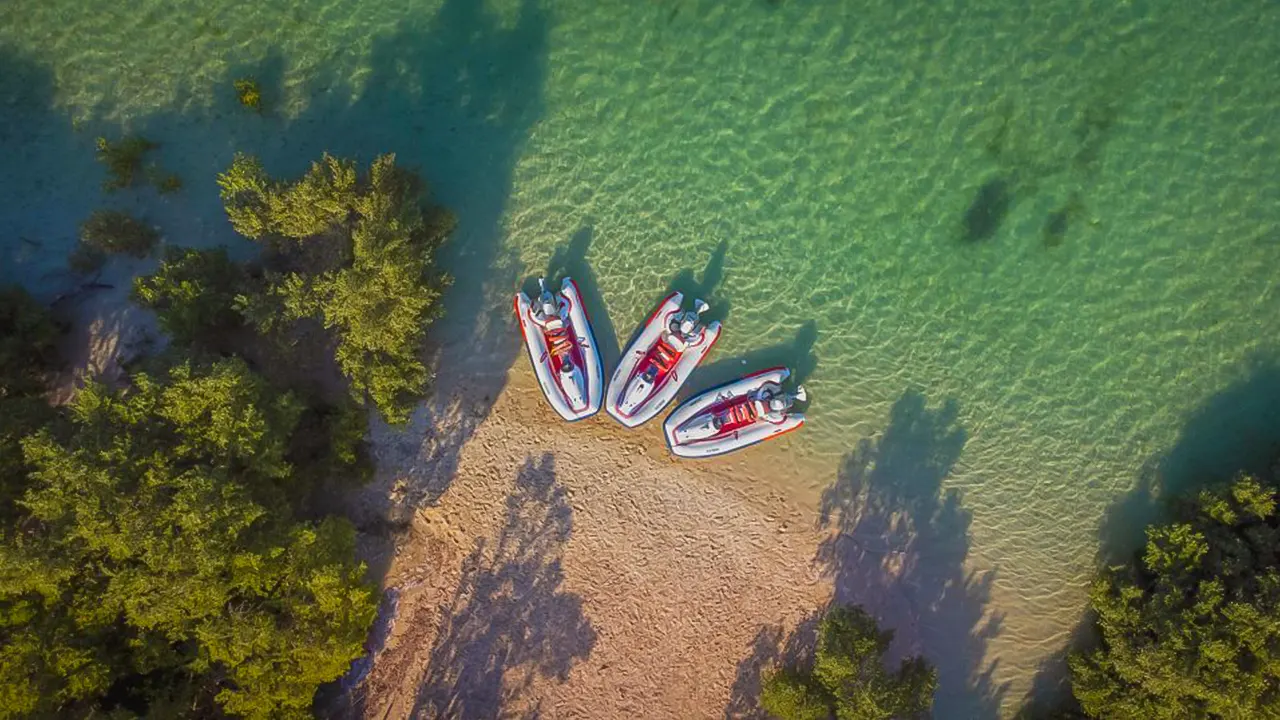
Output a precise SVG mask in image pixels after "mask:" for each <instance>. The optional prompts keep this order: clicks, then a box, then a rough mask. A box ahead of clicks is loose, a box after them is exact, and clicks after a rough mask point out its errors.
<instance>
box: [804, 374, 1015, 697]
mask: <svg viewBox="0 0 1280 720" xmlns="http://www.w3.org/2000/svg"><path fill="white" fill-rule="evenodd" d="M958 416H959V407H958V406H957V405H956V403H955V402H954V401H947V402H945V403H944V404H943V405H942V406H941V407H939V408H936V409H931V408H929V407H928V406H927V404H926V401H925V397H924V396H923V395H922V394H920V393H918V392H914V391H909V392H907V393H905V394H904V395H903V396H902V397H901V398H899V399H898V400H897V402H895V403H894V405H893V408H892V409H891V410H890V413H889V426H888V427H887V428H886V429H885V431H884V433H883V435H881V436H880V438H879V439H878V440H877V441H874V442H872V441H863V442H862V443H860V444H859V446H858V448H857V449H856V450H855V451H854V452H852V453H850V454H849V455H847V456H845V458H844V460H843V462H842V465H841V467H840V470H839V472H838V474H837V477H836V481H835V483H834V484H833V485H832V486H831V487H829V488H827V490H826V491H824V493H823V498H822V508H821V522H822V525H823V526H824V527H829V528H832V529H833V530H834V531H835V533H834V534H833V535H832V536H831V537H830V538H828V539H827V540H826V541H824V542H823V544H822V546H821V547H820V548H819V550H818V554H817V559H818V562H819V563H820V564H821V565H822V566H823V568H824V569H825V570H826V572H827V573H828V574H829V575H830V576H831V578H832V580H833V583H834V586H835V587H834V590H835V601H836V602H837V603H839V604H858V605H862V606H863V607H865V608H867V609H868V611H870V612H871V613H872V614H873V615H875V616H876V617H877V618H880V619H881V622H882V623H883V624H884V626H885V627H888V628H893V629H894V630H895V631H896V632H897V633H898V637H899V638H903V639H905V638H908V637H910V638H914V640H915V642H914V643H911V644H912V645H918V651H919V652H921V653H922V654H924V656H925V657H926V658H928V660H929V661H930V662H931V663H933V664H934V665H935V666H936V667H937V668H938V692H937V695H936V698H935V704H934V715H935V716H936V717H944V718H945V717H955V718H986V717H996V716H998V714H999V711H1000V703H1001V700H1002V699H1003V696H1004V694H1005V692H1006V689H1007V688H1006V687H1005V686H1003V685H996V684H995V681H994V680H993V674H994V671H995V669H996V665H997V662H998V661H992V662H990V663H988V662H987V661H986V659H985V654H986V644H987V641H988V640H989V639H990V638H992V637H994V636H995V635H996V634H998V633H999V631H1000V623H1001V619H1002V616H1000V615H998V614H995V615H990V616H987V614H986V611H985V607H986V604H987V602H988V600H989V599H990V593H991V585H992V583H993V582H994V580H995V574H994V572H987V573H985V574H982V575H979V574H977V573H975V572H967V571H966V570H965V568H964V561H965V559H966V557H967V556H968V553H969V525H970V523H971V521H972V513H970V512H969V511H968V510H965V509H964V508H963V507H962V506H961V500H960V495H959V493H957V492H956V491H955V490H943V488H942V483H943V481H944V480H945V479H946V477H947V476H948V475H949V474H950V473H951V470H952V468H953V467H954V466H955V463H956V461H957V460H958V459H959V458H960V453H961V451H962V450H963V449H964V444H965V441H966V440H967V437H968V435H967V433H966V432H965V430H964V428H963V427H961V426H960V425H959V423H958Z"/></svg>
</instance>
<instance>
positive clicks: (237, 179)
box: [218, 153, 275, 240]
mask: <svg viewBox="0 0 1280 720" xmlns="http://www.w3.org/2000/svg"><path fill="white" fill-rule="evenodd" d="M218 187H219V188H220V191H221V195H222V204H223V206H224V207H225V208H226V210H227V217H228V218H229V219H230V220H231V226H232V227H234V228H235V229H236V232H238V233H240V234H241V235H243V236H245V237H247V238H250V239H253V240H257V239H259V238H261V237H263V236H265V235H268V234H270V233H271V232H272V220H271V215H270V213H269V211H268V206H267V199H268V197H269V196H271V195H272V194H274V192H275V190H274V187H273V183H272V182H271V178H269V177H267V171H266V170H264V169H263V167H262V163H261V162H259V161H258V158H256V157H253V156H252V155H245V154H244V153H236V156H235V159H234V160H232V162H231V167H230V168H228V169H227V171H226V172H224V173H222V174H220V175H218Z"/></svg>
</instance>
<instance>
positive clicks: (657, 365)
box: [604, 292, 720, 427]
mask: <svg viewBox="0 0 1280 720" xmlns="http://www.w3.org/2000/svg"><path fill="white" fill-rule="evenodd" d="M683 302H684V296H683V295H682V294H680V293H678V292H673V293H671V294H670V295H668V296H667V299H665V300H663V301H662V303H661V304H659V305H658V309H657V310H654V311H653V314H651V315H650V316H649V319H648V320H647V321H646V322H645V324H644V327H643V328H641V330H640V332H639V334H637V335H636V338H635V340H633V341H632V342H631V345H629V346H628V347H627V349H626V350H625V351H623V353H622V358H621V359H620V360H619V361H618V369H617V370H614V371H613V378H612V379H610V380H609V388H608V390H607V391H606V392H605V402H604V407H605V410H607V411H608V412H609V414H610V415H612V416H613V417H614V418H616V419H617V420H618V422H620V423H622V424H623V425H626V426H627V427H636V426H637V425H639V424H641V423H643V422H645V421H646V420H648V419H649V418H652V417H653V416H655V415H657V414H658V413H659V412H662V408H664V407H666V406H667V403H669V402H671V400H672V398H674V397H675V396H676V391H678V390H679V389H680V386H681V385H683V384H684V381H685V380H688V379H689V373H691V372H693V369H694V368H695V367H697V366H698V363H700V362H702V358H704V357H706V355H707V353H708V352H709V351H710V350H711V346H712V345H714V344H715V342H716V339H717V338H719V337H720V323H719V322H713V323H711V324H709V325H703V324H702V323H701V322H700V321H699V315H701V314H702V313H703V312H706V310H707V304H706V303H704V302H702V301H701V300H696V301H694V309H693V310H690V311H687V312H681V311H680V305H681V303H683Z"/></svg>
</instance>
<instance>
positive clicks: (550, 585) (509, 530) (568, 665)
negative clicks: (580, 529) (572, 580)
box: [412, 455, 596, 720]
mask: <svg viewBox="0 0 1280 720" xmlns="http://www.w3.org/2000/svg"><path fill="white" fill-rule="evenodd" d="M572 532H573V511H572V509H571V508H570V507H569V502H568V499H567V496H566V493H565V490H564V488H563V487H561V486H560V485H559V484H557V483H556V477H555V462H554V458H553V457H552V456H551V455H544V456H542V458H541V459H540V460H537V461H535V460H533V459H532V458H530V459H528V460H527V461H526V462H525V465H524V467H523V468H521V470H520V473H519V475H518V476H517V477H516V483H515V489H514V490H513V491H512V493H511V494H510V495H509V496H508V497H507V502H506V509H505V516H504V521H503V524H502V528H501V529H500V530H499V531H498V533H497V535H496V536H495V537H494V538H492V539H484V538H481V539H479V540H477V541H476V543H475V546H474V547H473V549H472V551H471V553H470V554H469V555H468V556H467V558H466V560H465V561H464V562H463V565H462V567H463V573H462V580H461V582H460V583H459V585H458V588H457V591H456V592H455V594H454V596H453V599H452V600H451V601H450V603H449V605H448V607H446V608H444V609H443V619H442V620H441V621H440V627H439V630H438V632H437V635H436V642H435V646H434V647H433V648H432V650H431V657H430V661H429V664H428V667H427V672H426V676H425V678H424V680H423V683H422V685H421V687H420V689H419V692H418V697H417V701H416V706H415V708H414V711H413V713H412V716H413V717H419V716H425V717H439V718H468V719H469V720H470V719H473V718H474V719H475V720H483V719H484V718H498V717H513V715H512V714H511V713H512V711H513V710H516V709H522V710H524V712H523V713H522V714H521V715H520V716H519V717H537V716H538V715H539V714H540V713H539V708H538V700H537V699H536V698H530V697H526V695H527V693H526V691H527V690H528V689H529V687H530V686H531V684H532V683H533V682H534V680H535V679H537V678H538V677H543V678H553V679H555V680H558V681H560V682H564V681H565V680H567V679H568V678H569V672H570V670H572V668H573V666H574V665H575V664H577V663H578V662H580V661H581V660H584V659H585V658H586V657H587V656H588V655H590V653H591V649H592V647H594V645H595V642H596V632H595V630H594V629H593V628H592V627H591V622H590V620H588V619H587V617H586V615H585V614H584V613H583V607H582V598H581V597H579V596H578V595H575V594H573V593H571V592H567V591H565V590H564V589H563V588H562V587H561V584H562V583H563V581H564V573H563V571H562V570H561V567H560V561H561V556H562V554H563V551H564V546H565V543H567V542H568V540H569V537H570V535H571V534H572ZM513 705H520V706H522V707H521V708H515V707H513Z"/></svg>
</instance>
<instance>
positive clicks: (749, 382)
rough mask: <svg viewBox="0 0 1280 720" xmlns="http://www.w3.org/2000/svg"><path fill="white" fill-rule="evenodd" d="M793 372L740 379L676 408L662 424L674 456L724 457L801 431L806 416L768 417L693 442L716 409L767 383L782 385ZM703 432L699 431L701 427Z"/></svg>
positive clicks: (771, 370)
mask: <svg viewBox="0 0 1280 720" xmlns="http://www.w3.org/2000/svg"><path fill="white" fill-rule="evenodd" d="M790 375H791V371H790V370H788V369H786V368H784V367H777V368H769V369H768V370H761V371H759V372H756V373H752V374H751V375H747V376H746V377H743V378H739V379H738V380H734V381H732V382H729V383H725V384H724V385H721V386H719V387H715V388H712V389H710V390H708V391H706V392H704V393H702V394H701V395H696V396H694V397H692V398H689V399H688V400H687V401H685V402H684V403H683V404H682V405H680V407H678V408H676V409H675V410H674V411H672V413H671V414H670V415H668V416H667V419H666V420H664V421H663V423H662V432H663V435H665V436H666V438H667V447H669V448H670V449H671V452H672V454H674V455H677V456H679V457H686V458H706V457H715V456H716V455H724V454H726V453H731V452H734V451H735V450H741V449H742V448H745V447H750V446H752V445H756V444H758V443H762V442H764V441H766V440H772V439H774V438H777V437H779V436H781V435H784V434H786V433H789V432H791V431H793V430H798V429H799V428H800V427H801V426H802V425H804V415H803V414H801V413H790V414H788V415H787V417H786V419H784V420H783V421H782V422H780V423H774V422H770V421H769V420H768V419H767V418H764V417H758V418H756V419H755V420H754V421H753V422H751V423H750V424H747V425H745V426H743V427H736V428H733V429H731V430H727V431H725V432H722V433H717V434H713V435H710V436H706V437H699V438H696V439H690V438H689V435H691V434H692V428H694V427H695V426H697V425H698V421H699V420H700V419H701V418H703V417H705V416H706V415H707V414H709V413H713V412H715V411H716V410H717V408H723V407H728V406H731V405H733V404H735V403H736V402H743V401H745V399H746V397H747V396H748V395H750V394H751V393H752V392H754V391H756V390H758V389H759V388H761V387H763V386H764V385H767V384H770V383H772V384H775V385H781V384H782V381H784V380H786V379H787V378H788V377H790ZM699 429H700V428H699Z"/></svg>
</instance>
